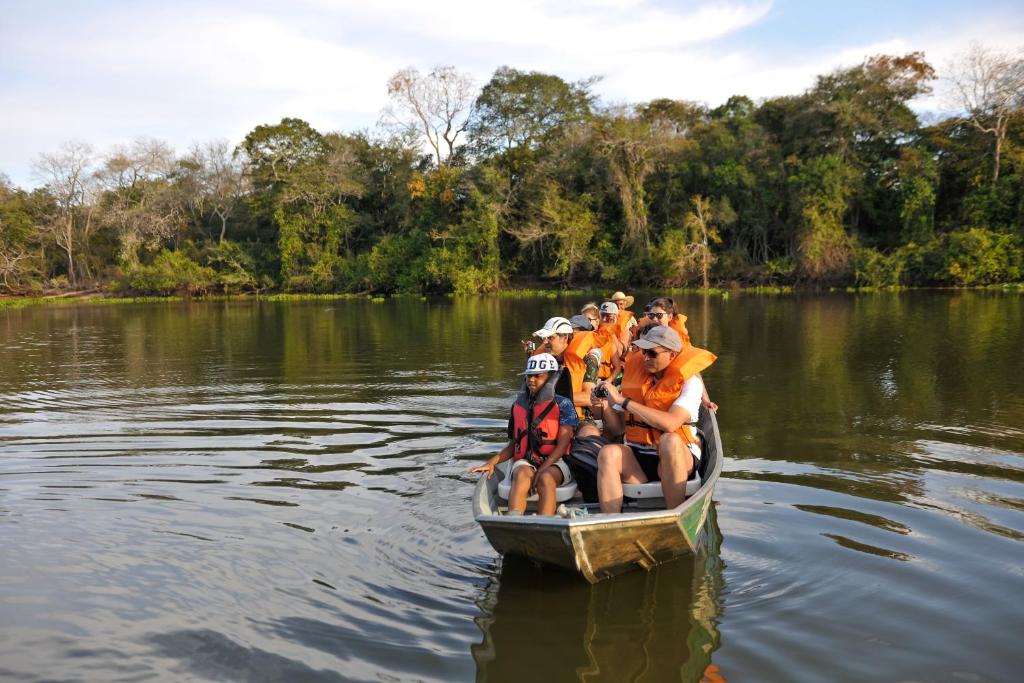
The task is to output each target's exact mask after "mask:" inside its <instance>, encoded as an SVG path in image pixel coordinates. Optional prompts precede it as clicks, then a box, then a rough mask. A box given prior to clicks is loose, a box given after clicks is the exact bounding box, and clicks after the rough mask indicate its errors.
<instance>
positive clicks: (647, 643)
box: [472, 506, 725, 683]
mask: <svg viewBox="0 0 1024 683" xmlns="http://www.w3.org/2000/svg"><path fill="white" fill-rule="evenodd" d="M704 538H705V543H704V547H703V548H702V549H701V550H700V552H699V553H698V554H697V555H695V556H691V557H684V558H680V559H679V560H676V561H674V562H669V563H667V564H664V565H661V566H659V567H656V568H655V569H653V570H652V571H650V572H632V573H629V574H625V575H623V576H620V577H616V578H615V579H612V580H608V581H603V582H600V583H597V584H594V585H591V584H588V583H586V582H585V581H582V580H581V579H580V578H579V577H577V576H574V575H570V574H567V573H564V572H561V571H558V570H553V569H549V568H542V567H539V566H537V565H535V564H534V563H532V562H530V561H529V560H523V559H520V558H514V557H506V558H504V559H503V560H502V561H501V563H500V570H499V573H498V576H496V577H495V578H494V579H493V580H491V581H490V582H489V583H488V585H487V586H486V588H485V589H484V592H483V594H482V595H481V597H480V598H479V600H478V601H477V604H478V606H479V608H480V612H481V614H480V616H478V617H477V618H476V620H475V621H476V623H477V626H478V627H479V628H480V630H481V631H482V632H483V641H482V642H480V643H478V644H476V645H474V646H473V647H472V652H473V658H474V660H475V661H476V665H477V676H476V680H477V681H478V682H479V683H484V682H487V683H501V682H503V681H524V680H537V681H569V680H578V681H585V682H596V681H614V682H623V683H625V682H630V683H633V682H637V683H639V682H642V681H670V680H678V681H697V680H700V679H701V677H702V676H707V677H708V678H713V679H715V680H724V677H722V675H721V673H720V672H718V670H717V667H714V666H712V664H711V657H712V654H713V653H714V652H715V651H716V650H717V649H718V647H719V632H718V624H719V622H720V621H721V619H722V614H723V595H724V586H725V579H724V574H723V569H724V562H723V561H722V557H721V543H722V535H721V532H720V530H719V528H718V517H717V514H716V512H715V508H714V506H712V507H711V508H710V510H709V512H708V517H707V520H706V522H705V528H704Z"/></svg>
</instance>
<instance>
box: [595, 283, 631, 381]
mask: <svg viewBox="0 0 1024 683" xmlns="http://www.w3.org/2000/svg"><path fill="white" fill-rule="evenodd" d="M598 310H599V311H600V314H601V325H600V326H599V327H598V328H597V332H596V342H597V343H598V344H599V345H600V348H601V369H600V371H599V372H598V378H599V379H612V378H613V377H617V376H618V375H619V370H620V369H621V365H622V356H623V354H624V352H625V350H626V349H627V348H628V347H627V346H623V345H622V341H621V339H620V337H619V307H618V306H617V305H616V304H615V303H613V302H611V301H605V302H604V303H603V304H601V307H600V308H599V309H598Z"/></svg>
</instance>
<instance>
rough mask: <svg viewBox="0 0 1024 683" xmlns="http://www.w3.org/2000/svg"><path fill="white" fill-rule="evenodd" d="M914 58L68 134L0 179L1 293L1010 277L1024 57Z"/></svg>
mask: <svg viewBox="0 0 1024 683" xmlns="http://www.w3.org/2000/svg"><path fill="white" fill-rule="evenodd" d="M936 81H937V77H936V72H935V70H934V69H933V67H932V66H931V65H930V64H929V63H928V62H926V61H925V59H924V56H923V55H922V54H920V53H913V54H909V55H903V56H887V55H883V56H876V57H871V58H868V59H866V60H865V61H864V62H863V63H861V64H858V65H855V66H852V67H848V68H843V69H840V70H837V71H835V72H833V73H830V74H826V75H823V76H820V77H818V78H817V79H816V82H815V84H814V86H813V87H811V88H810V89H809V90H807V91H806V92H804V93H803V94H800V95H793V96H785V97H776V98H772V99H767V100H764V101H761V102H753V101H751V100H750V99H748V98H746V97H743V96H735V97H732V98H730V99H729V100H728V101H727V102H726V103H725V104H722V105H721V106H717V107H713V108H712V107H707V106H704V105H702V104H699V103H695V102H688V101H678V100H668V99H657V100H652V101H650V102H643V103H639V104H630V105H609V104H606V103H603V102H601V101H600V100H599V99H598V97H597V94H596V92H597V87H598V85H599V81H598V80H597V79H591V80H586V81H582V82H575V83H573V82H567V81H565V80H563V79H562V78H560V77H558V76H556V75H552V74H544V73H537V72H523V71H519V70H516V69H512V68H508V67H502V68H500V69H498V70H497V71H496V72H495V73H494V75H493V77H492V78H491V79H490V81H489V82H487V83H486V84H484V85H483V87H482V88H477V87H476V86H475V85H474V84H473V83H472V82H471V80H470V79H469V78H468V77H467V76H466V75H465V74H462V73H460V72H459V71H458V70H456V69H455V68H453V67H438V68H436V69H434V70H433V71H431V72H429V73H426V74H422V73H419V72H417V71H416V70H414V69H405V70H403V71H400V72H398V73H397V74H395V76H393V77H392V78H391V80H390V81H389V82H388V83H387V88H388V93H389V95H390V102H391V104H390V105H389V107H388V108H387V110H386V111H385V112H384V115H383V117H382V122H381V127H380V128H379V129H378V130H376V131H373V132H369V131H363V132H356V133H340V132H324V131H319V130H316V129H314V128H313V127H312V126H310V125H309V124H308V123H307V122H305V121H302V120H300V119H296V118H286V119H283V120H282V121H280V122H278V123H268V124H266V125H260V126H257V127H256V128H254V129H253V130H252V131H250V132H249V134H248V135H246V136H245V139H244V140H242V141H241V142H240V143H239V144H237V145H231V144H229V143H228V142H226V141H214V142H210V143H207V144H202V145H196V146H194V147H193V148H192V149H190V150H188V151H187V152H185V153H183V154H182V153H178V152H176V151H175V150H173V149H172V148H171V147H170V146H168V145H167V144H165V143H163V142H160V141H157V140H152V139H139V140H136V141H134V142H133V143H131V144H129V145H127V146H124V147H119V148H116V149H111V150H108V151H107V152H106V153H103V154H100V153H98V152H97V151H96V150H94V149H93V148H92V147H91V146H90V145H88V144H84V143H80V142H76V143H67V144H66V145H64V146H63V147H62V148H61V149H60V150H58V151H56V152H53V153H47V154H42V155H41V156H40V157H39V158H38V160H37V163H36V165H35V170H36V174H37V177H38V179H39V181H40V183H41V186H40V187H39V188H37V189H32V190H29V189H23V188H18V187H14V186H13V185H12V183H11V182H10V181H8V180H6V179H5V178H4V176H2V175H0V292H6V293H9V294H25V295H38V294H39V293H40V292H43V291H53V290H81V289H89V288H96V289H102V290H104V291H106V292H114V293H119V294H122V295H124V296H132V295H172V294H177V295H186V296H188V295H191V296H195V295H204V294H207V295H209V294H232V293H258V294H263V293H272V292H280V293H325V294H326V293H373V294H396V293H421V294H425V293H445V292H454V293H457V294H464V293H478V292H489V291H500V290H503V289H510V288H514V287H516V286H522V285H523V283H526V285H527V286H530V287H537V286H538V285H540V286H549V287H551V288H570V287H574V286H579V285H581V284H590V285H604V284H607V285H608V286H614V287H615V288H621V286H626V285H629V286H648V287H659V288H684V287H692V286H701V287H703V288H708V287H710V286H723V285H728V284H731V283H739V284H743V285H748V286H764V287H769V288H772V287H788V286H793V285H795V286H801V285H807V284H810V285H814V286H839V287H847V286H861V287H895V286H907V285H916V286H933V285H934V286H975V285H988V284H998V283H1005V282H1014V281H1020V280H1022V279H1024V94H1022V93H1024V60H1021V59H1020V58H1017V57H1012V56H1009V55H1002V54H997V53H994V52H991V51H987V50H985V49H984V48H981V47H977V48H975V49H973V50H972V51H971V52H970V53H969V54H967V55H964V56H963V57H962V58H961V60H960V62H959V63H958V64H957V65H951V70H950V73H949V74H948V79H947V80H946V82H947V83H948V84H949V86H950V87H951V88H952V92H954V93H957V94H958V96H959V100H960V108H961V109H962V110H963V113H962V114H960V115H957V116H951V117H948V118H942V119H938V120H933V121H927V122H923V121H922V120H921V119H920V118H919V117H918V115H917V114H915V112H914V110H913V109H911V107H910V103H911V101H912V100H914V99H915V98H917V97H919V96H922V95H925V94H927V93H929V92H931V91H932V89H933V88H934V87H935V84H936Z"/></svg>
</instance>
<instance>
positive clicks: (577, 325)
mask: <svg viewBox="0 0 1024 683" xmlns="http://www.w3.org/2000/svg"><path fill="white" fill-rule="evenodd" d="M569 324H570V325H572V328H573V329H574V330H592V329H594V321H593V320H591V319H590V318H588V317H587V316H585V315H574V316H573V317H571V318H569Z"/></svg>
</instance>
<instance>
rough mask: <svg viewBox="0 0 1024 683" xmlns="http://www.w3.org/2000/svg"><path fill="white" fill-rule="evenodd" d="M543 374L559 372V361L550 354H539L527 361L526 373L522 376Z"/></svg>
mask: <svg viewBox="0 0 1024 683" xmlns="http://www.w3.org/2000/svg"><path fill="white" fill-rule="evenodd" d="M542 372H558V361H557V360H555V357H554V356H552V355H551V354H550V353H538V354H537V355H536V356H530V357H529V358H528V359H527V360H526V371H525V372H520V373H519V374H520V375H539V374H540V373H542Z"/></svg>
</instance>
